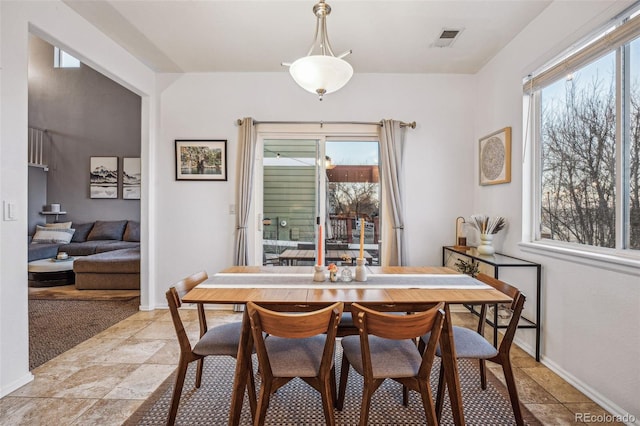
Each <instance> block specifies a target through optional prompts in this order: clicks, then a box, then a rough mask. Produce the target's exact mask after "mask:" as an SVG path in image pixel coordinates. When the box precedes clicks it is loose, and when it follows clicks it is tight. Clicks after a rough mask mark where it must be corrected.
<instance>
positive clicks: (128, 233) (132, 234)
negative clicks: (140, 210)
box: [122, 220, 140, 243]
mask: <svg viewBox="0 0 640 426" xmlns="http://www.w3.org/2000/svg"><path fill="white" fill-rule="evenodd" d="M122 239H123V240H124V241H132V242H136V243H139V242H140V222H137V221H135V220H130V221H129V222H127V229H125V230H124V236H123V237H122Z"/></svg>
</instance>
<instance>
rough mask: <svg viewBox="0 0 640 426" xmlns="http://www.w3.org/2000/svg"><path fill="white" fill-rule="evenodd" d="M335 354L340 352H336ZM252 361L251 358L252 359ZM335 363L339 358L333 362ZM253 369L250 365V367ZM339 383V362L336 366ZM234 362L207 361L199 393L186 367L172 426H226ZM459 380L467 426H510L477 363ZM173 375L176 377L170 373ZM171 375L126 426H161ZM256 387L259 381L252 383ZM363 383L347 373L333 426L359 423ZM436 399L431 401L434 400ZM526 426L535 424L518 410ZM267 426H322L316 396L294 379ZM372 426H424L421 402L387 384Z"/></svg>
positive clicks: (505, 403)
mask: <svg viewBox="0 0 640 426" xmlns="http://www.w3.org/2000/svg"><path fill="white" fill-rule="evenodd" d="M336 349H337V350H338V351H339V350H340V348H339V347H337V348H336ZM254 357H255V356H254ZM336 359H337V360H340V355H339V353H338V354H337V356H336ZM255 364H256V362H255V359H254V365H255ZM336 364H337V365H336V369H337V370H338V371H337V377H339V374H340V373H339V369H340V362H339V361H338V362H337V363H336ZM234 368H235V359H233V358H230V357H208V358H206V360H205V369H204V377H203V380H202V386H201V387H200V389H196V388H195V387H194V383H195V363H192V365H191V366H190V367H189V370H188V373H187V377H186V380H185V386H184V388H183V393H182V399H181V402H180V408H179V410H178V416H177V419H176V425H205V424H206V425H226V424H227V422H228V415H229V407H230V396H231V389H232V384H233V372H234ZM459 369H460V380H461V383H462V398H463V403H464V412H465V420H466V424H467V425H482V426H486V425H512V424H515V419H514V417H513V411H512V409H511V404H510V402H509V397H508V394H507V390H506V388H505V387H504V385H503V384H502V383H501V382H500V381H499V380H498V379H497V378H496V377H495V376H494V375H493V374H492V373H491V372H488V373H487V382H488V383H487V389H486V390H485V391H483V390H481V389H480V380H479V376H478V375H479V371H478V363H477V362H472V361H468V360H460V362H459ZM438 370H439V360H436V362H435V365H434V368H433V370H432V375H431V383H432V389H434V390H435V388H436V383H437V379H438V377H437V376H438ZM174 374H175V373H174ZM174 380H175V375H172V376H170V377H169V378H168V379H167V380H166V381H165V382H164V383H163V384H162V385H161V386H160V388H159V389H158V390H157V391H156V392H155V393H154V394H153V395H152V396H151V397H150V398H149V399H147V401H145V403H143V405H142V406H141V407H140V408H139V409H138V411H136V412H135V413H134V414H133V415H132V416H131V417H130V418H129V419H128V420H127V422H126V423H125V425H127V426H131V425H144V426H147V425H164V424H166V420H167V413H168V410H169V404H170V401H171V392H172V390H173V384H174ZM256 380H257V382H258V383H257V385H258V386H259V377H256ZM361 395H362V377H361V376H360V375H358V374H357V373H356V372H354V371H353V370H351V371H350V373H349V382H348V386H347V394H346V398H345V403H344V409H343V410H342V411H337V410H336V411H335V420H336V425H356V424H358V420H359V418H360V401H361ZM434 397H435V396H434ZM248 405H249V404H248V400H247V397H246V396H245V400H244V407H243V411H242V418H241V421H240V424H241V425H250V424H251V415H250V412H249V406H248ZM522 409H523V415H524V420H525V424H528V425H540V422H538V421H537V420H536V418H535V417H534V416H533V415H532V414H531V412H529V411H528V410H527V409H526V408H525V407H522ZM265 424H266V425H324V424H325V421H324V415H323V412H322V404H321V399H320V394H319V393H318V392H316V391H315V390H313V389H312V388H310V387H309V386H308V385H307V384H306V383H305V382H303V381H302V380H300V379H294V380H293V381H291V382H289V384H287V385H285V386H284V387H282V388H281V389H279V390H278V392H277V393H276V394H274V395H273V396H272V397H271V402H270V404H269V409H268V411H267V417H266V422H265ZM369 424H371V425H399V424H402V425H424V424H426V419H425V416H424V410H423V408H422V403H421V400H420V396H419V394H418V393H416V392H410V400H409V406H408V407H404V406H402V387H401V386H400V384H398V383H396V382H394V381H391V380H386V381H385V382H384V383H383V384H382V386H381V387H380V388H379V389H378V390H377V391H376V393H375V394H374V396H373V399H372V403H371V410H370V416H369ZM441 424H443V425H450V424H453V419H452V417H451V409H450V406H449V401H448V399H447V400H446V402H445V405H444V409H443V418H442V421H441Z"/></svg>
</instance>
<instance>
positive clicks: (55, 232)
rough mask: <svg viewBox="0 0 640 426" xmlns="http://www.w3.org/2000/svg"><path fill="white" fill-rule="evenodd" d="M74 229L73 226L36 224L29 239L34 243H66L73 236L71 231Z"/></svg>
mask: <svg viewBox="0 0 640 426" xmlns="http://www.w3.org/2000/svg"><path fill="white" fill-rule="evenodd" d="M75 231H76V230H75V229H73V228H70V229H66V228H47V227H46V226H40V225H37V226H36V233H35V234H34V235H33V239H32V240H31V242H32V243H34V244H45V243H62V244H67V243H68V242H70V241H71V237H73V233H74V232H75Z"/></svg>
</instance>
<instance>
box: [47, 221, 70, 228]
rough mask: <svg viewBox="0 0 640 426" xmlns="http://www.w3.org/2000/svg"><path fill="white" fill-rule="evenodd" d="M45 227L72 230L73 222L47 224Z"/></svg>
mask: <svg viewBox="0 0 640 426" xmlns="http://www.w3.org/2000/svg"><path fill="white" fill-rule="evenodd" d="M44 226H45V227H46V228H63V229H70V228H71V222H54V223H45V224H44Z"/></svg>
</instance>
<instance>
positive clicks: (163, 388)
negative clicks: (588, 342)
mask: <svg viewBox="0 0 640 426" xmlns="http://www.w3.org/2000/svg"><path fill="white" fill-rule="evenodd" d="M486 371H487V383H488V384H492V385H493V386H494V387H495V389H496V390H497V391H498V393H500V395H501V396H502V397H503V398H505V399H506V400H509V391H508V390H507V388H506V386H505V385H504V384H503V383H502V382H501V381H500V379H498V377H496V375H495V374H494V373H493V371H491V369H490V368H487V369H486ZM175 377H176V372H175V371H174V372H173V373H171V375H169V377H167V378H166V379H165V381H164V382H162V383H161V384H160V386H158V388H157V389H156V390H155V391H154V392H153V393H152V394H151V395H150V396H149V397H148V398H147V399H146V400H145V401H144V402H143V403H142V404H141V405H140V406H139V407H138V409H137V410H136V411H135V412H134V413H133V414H132V415H131V416H129V418H128V419H127V420H126V421H125V422H124V423H123V426H137V425H138V424H139V422H140V421H141V420H142V419H143V418H144V417H145V415H146V413H147V412H148V411H149V410H150V409H151V408H152V407H153V406H154V405H155V404H156V403H157V402H158V400H160V398H161V397H162V396H163V395H164V394H165V392H167V390H168V389H172V388H173V384H174V383H175ZM433 391H434V398H435V389H433ZM447 397H448V396H446V395H445V398H447ZM245 400H246V395H245ZM245 403H246V401H245ZM520 409H521V411H522V417H523V420H524V424H525V425H528V426H543V424H542V423H541V422H540V421H539V420H538V419H537V418H536V417H535V416H534V415H533V413H532V412H531V411H529V409H528V408H527V407H526V406H525V405H524V404H523V403H522V401H521V402H520ZM514 424H515V419H514Z"/></svg>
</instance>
